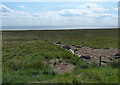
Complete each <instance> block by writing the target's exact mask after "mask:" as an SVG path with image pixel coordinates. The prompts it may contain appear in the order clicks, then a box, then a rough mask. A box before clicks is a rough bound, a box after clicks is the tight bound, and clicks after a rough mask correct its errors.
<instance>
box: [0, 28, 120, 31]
mask: <svg viewBox="0 0 120 85" xmlns="http://www.w3.org/2000/svg"><path fill="white" fill-rule="evenodd" d="M119 29H120V28H83V29H82V28H80V29H33V30H31V29H30V30H26V29H20V30H19V29H18V30H0V31H1V32H7V31H73V30H76V31H77V30H119Z"/></svg>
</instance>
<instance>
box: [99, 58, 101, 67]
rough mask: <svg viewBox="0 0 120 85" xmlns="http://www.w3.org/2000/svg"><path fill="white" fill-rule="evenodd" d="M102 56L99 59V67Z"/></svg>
mask: <svg viewBox="0 0 120 85" xmlns="http://www.w3.org/2000/svg"><path fill="white" fill-rule="evenodd" d="M101 61H102V56H100V57H99V66H101Z"/></svg>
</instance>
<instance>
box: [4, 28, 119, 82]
mask: <svg viewBox="0 0 120 85" xmlns="http://www.w3.org/2000/svg"><path fill="white" fill-rule="evenodd" d="M84 33H85V34H84ZM116 33H117V31H116V30H105V31H103V30H102V31H101V30H100V31H98V30H96V31H95V30H81V31H80V30H77V31H75V30H73V31H23V32H21V31H18V32H17V31H14V32H3V49H2V50H3V53H2V55H3V83H118V63H117V61H113V62H111V63H110V64H108V65H107V66H103V67H98V66H97V65H96V64H95V63H88V62H86V61H83V60H80V59H79V58H78V57H77V56H74V55H73V54H71V53H70V52H68V51H67V50H65V49H62V48H60V47H57V46H55V45H53V44H52V42H57V41H60V42H63V43H66V44H70V45H80V46H91V47H97V48H99V47H100V48H111V47H113V48H116V47H117V34H116ZM45 58H49V59H54V58H62V59H63V60H65V61H66V62H68V63H71V64H73V65H75V66H76V67H75V69H74V70H73V72H69V73H63V74H59V73H57V72H55V71H54V69H53V68H51V66H50V65H49V64H48V63H47V62H45V61H44V59H45Z"/></svg>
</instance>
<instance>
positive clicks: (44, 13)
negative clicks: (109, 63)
mask: <svg viewBox="0 0 120 85" xmlns="http://www.w3.org/2000/svg"><path fill="white" fill-rule="evenodd" d="M0 7H1V8H2V11H1V12H0V15H1V14H2V21H3V26H81V27H83V26H84V27H117V25H118V3H117V2H4V3H2V5H0Z"/></svg>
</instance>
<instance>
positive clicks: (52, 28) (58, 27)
mask: <svg viewBox="0 0 120 85" xmlns="http://www.w3.org/2000/svg"><path fill="white" fill-rule="evenodd" d="M102 28H104V29H108V28H117V27H79V26H2V30H65V29H102Z"/></svg>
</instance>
